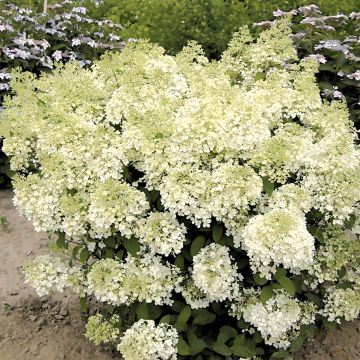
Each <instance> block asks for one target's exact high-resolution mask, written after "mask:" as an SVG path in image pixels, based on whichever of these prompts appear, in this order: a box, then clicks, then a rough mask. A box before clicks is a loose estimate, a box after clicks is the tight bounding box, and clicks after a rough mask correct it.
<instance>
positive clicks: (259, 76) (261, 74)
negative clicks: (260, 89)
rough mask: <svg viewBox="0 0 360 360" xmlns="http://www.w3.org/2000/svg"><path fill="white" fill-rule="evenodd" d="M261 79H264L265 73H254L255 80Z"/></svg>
mask: <svg viewBox="0 0 360 360" xmlns="http://www.w3.org/2000/svg"><path fill="white" fill-rule="evenodd" d="M263 79H265V74H264V73H263V72H262V71H260V72H257V73H256V74H255V80H263Z"/></svg>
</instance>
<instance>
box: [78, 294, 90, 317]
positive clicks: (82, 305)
mask: <svg viewBox="0 0 360 360" xmlns="http://www.w3.org/2000/svg"><path fill="white" fill-rule="evenodd" d="M79 301H80V311H81V312H82V313H86V312H87V311H88V305H87V302H86V297H81V298H79Z"/></svg>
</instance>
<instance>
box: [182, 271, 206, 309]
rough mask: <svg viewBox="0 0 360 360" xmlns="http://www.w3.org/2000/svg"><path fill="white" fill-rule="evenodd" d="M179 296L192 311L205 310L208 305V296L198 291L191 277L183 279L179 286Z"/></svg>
mask: <svg viewBox="0 0 360 360" xmlns="http://www.w3.org/2000/svg"><path fill="white" fill-rule="evenodd" d="M180 290H181V295H182V296H183V297H184V299H185V301H186V303H187V304H189V305H190V307H191V308H192V309H200V308H206V307H208V306H209V305H210V298H209V295H208V294H206V293H205V292H203V291H202V290H200V289H199V288H198V287H197V286H196V285H195V284H194V280H193V279H192V278H191V277H187V278H185V279H184V281H183V282H182V284H181V286H180Z"/></svg>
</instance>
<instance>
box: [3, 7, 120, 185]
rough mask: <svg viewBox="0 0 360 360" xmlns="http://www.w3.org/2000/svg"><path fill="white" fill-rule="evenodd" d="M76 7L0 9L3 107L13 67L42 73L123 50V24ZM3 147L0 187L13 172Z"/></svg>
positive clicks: (85, 64)
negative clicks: (106, 52)
mask: <svg viewBox="0 0 360 360" xmlns="http://www.w3.org/2000/svg"><path fill="white" fill-rule="evenodd" d="M77 4H78V2H76V1H72V0H65V1H63V2H60V3H58V4H56V5H51V6H50V5H49V6H48V10H47V13H46V14H44V13H35V12H33V11H32V10H31V9H28V8H22V7H18V6H16V5H14V4H9V3H7V4H2V5H0V10H1V11H0V106H1V105H2V101H3V98H4V96H5V95H9V94H11V88H10V85H9V80H10V77H11V74H10V71H11V69H13V68H15V67H20V68H21V69H23V70H26V71H31V72H33V73H34V74H39V73H40V71H47V72H49V71H51V70H52V69H53V68H54V66H55V65H56V64H57V63H59V62H60V63H64V62H67V61H70V60H77V61H80V63H81V64H82V65H83V66H88V65H89V64H91V62H92V61H93V60H94V59H99V58H100V55H101V54H103V53H104V52H105V51H106V50H113V51H119V50H121V49H122V48H123V46H124V41H123V40H122V38H121V32H122V26H120V25H118V24H115V23H113V22H112V21H110V20H98V19H93V18H91V17H89V16H88V15H87V9H86V8H85V7H83V6H77ZM1 143H2V139H1V138H0V185H3V184H6V183H7V182H8V179H9V177H11V175H12V173H11V171H9V165H8V159H7V158H6V157H5V155H4V153H3V152H2V151H1Z"/></svg>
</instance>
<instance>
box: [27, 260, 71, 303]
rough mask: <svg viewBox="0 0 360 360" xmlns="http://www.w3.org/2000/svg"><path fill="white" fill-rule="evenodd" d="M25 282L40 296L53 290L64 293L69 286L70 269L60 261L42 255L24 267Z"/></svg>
mask: <svg viewBox="0 0 360 360" xmlns="http://www.w3.org/2000/svg"><path fill="white" fill-rule="evenodd" d="M23 272H24V274H25V282H26V283H28V284H30V285H31V286H32V287H34V288H35V290H36V292H37V294H38V295H39V296H44V295H47V294H49V293H50V292H51V291H53V290H57V291H63V289H64V287H65V286H66V285H67V279H68V268H67V267H65V266H64V264H62V263H61V262H60V261H59V260H58V259H56V258H52V257H51V256H49V255H41V256H38V257H36V258H34V259H32V260H30V261H28V262H27V263H26V264H25V265H24V267H23Z"/></svg>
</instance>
